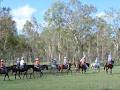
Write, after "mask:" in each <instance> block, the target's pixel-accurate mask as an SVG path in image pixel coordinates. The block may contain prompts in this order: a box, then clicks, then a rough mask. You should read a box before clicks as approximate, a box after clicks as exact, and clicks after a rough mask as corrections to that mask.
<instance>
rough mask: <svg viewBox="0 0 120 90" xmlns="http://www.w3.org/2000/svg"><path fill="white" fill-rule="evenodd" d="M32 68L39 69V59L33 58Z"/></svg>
mask: <svg viewBox="0 0 120 90" xmlns="http://www.w3.org/2000/svg"><path fill="white" fill-rule="evenodd" d="M34 67H36V68H40V59H39V58H38V57H37V58H35V62H34Z"/></svg>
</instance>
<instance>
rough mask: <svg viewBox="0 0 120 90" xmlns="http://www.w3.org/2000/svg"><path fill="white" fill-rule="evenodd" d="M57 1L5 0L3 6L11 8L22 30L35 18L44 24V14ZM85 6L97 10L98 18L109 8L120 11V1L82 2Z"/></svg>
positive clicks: (86, 0)
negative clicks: (26, 23)
mask: <svg viewBox="0 0 120 90" xmlns="http://www.w3.org/2000/svg"><path fill="white" fill-rule="evenodd" d="M55 1H56V0H3V1H2V3H1V6H6V7H10V8H11V10H12V11H11V14H12V16H13V19H14V20H15V21H16V23H17V28H18V29H19V30H21V29H22V27H23V25H24V24H25V21H26V20H30V19H31V17H32V16H35V17H36V18H37V20H38V21H39V22H40V23H42V22H43V17H44V12H45V11H46V10H47V9H48V8H49V7H51V5H52V4H53V3H54V2H55ZM80 1H81V2H82V3H83V4H88V5H90V4H92V5H93V6H95V7H96V8H97V16H102V15H104V14H105V13H104V11H105V10H109V8H114V9H120V5H119V4H120V0H80Z"/></svg>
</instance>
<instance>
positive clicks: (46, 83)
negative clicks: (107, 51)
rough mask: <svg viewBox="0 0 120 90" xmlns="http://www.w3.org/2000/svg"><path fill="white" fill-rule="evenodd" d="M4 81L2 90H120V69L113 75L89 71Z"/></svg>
mask: <svg viewBox="0 0 120 90" xmlns="http://www.w3.org/2000/svg"><path fill="white" fill-rule="evenodd" d="M10 78H11V80H10V81H3V80H2V79H3V77H2V76H0V90H120V67H118V66H116V67H114V69H113V74H112V75H110V74H106V73H105V71H103V69H102V70H101V72H100V73H94V72H93V70H89V71H88V72H87V73H86V74H80V73H73V74H72V75H71V74H68V75H67V74H57V75H52V74H48V75H45V76H43V77H41V78H35V79H21V80H20V79H17V80H14V77H13V76H11V77H10Z"/></svg>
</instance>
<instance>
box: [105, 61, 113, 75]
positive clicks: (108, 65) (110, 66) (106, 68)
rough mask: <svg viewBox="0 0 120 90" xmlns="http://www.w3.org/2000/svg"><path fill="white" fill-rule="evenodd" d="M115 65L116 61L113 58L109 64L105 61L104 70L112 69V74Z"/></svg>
mask: <svg viewBox="0 0 120 90" xmlns="http://www.w3.org/2000/svg"><path fill="white" fill-rule="evenodd" d="M113 65H114V61H113V60H112V61H111V63H109V64H108V63H105V65H104V70H106V73H108V70H109V69H110V74H112V69H113Z"/></svg>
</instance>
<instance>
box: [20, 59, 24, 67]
mask: <svg viewBox="0 0 120 90" xmlns="http://www.w3.org/2000/svg"><path fill="white" fill-rule="evenodd" d="M24 65H25V61H24V57H22V58H21V60H20V68H21V69H22V68H24Z"/></svg>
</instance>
